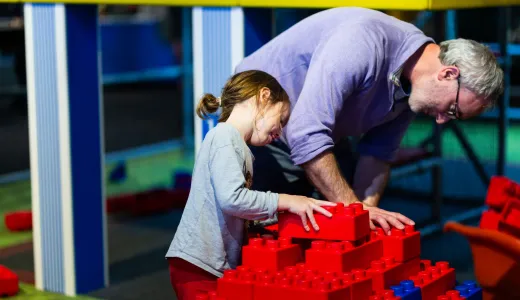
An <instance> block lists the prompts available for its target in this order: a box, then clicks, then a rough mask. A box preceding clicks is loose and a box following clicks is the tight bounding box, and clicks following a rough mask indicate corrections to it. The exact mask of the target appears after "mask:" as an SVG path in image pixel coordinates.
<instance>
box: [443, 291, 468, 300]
mask: <svg viewBox="0 0 520 300" xmlns="http://www.w3.org/2000/svg"><path fill="white" fill-rule="evenodd" d="M437 300H466V298H465V297H462V296H461V295H460V292H459V291H456V290H451V291H447V292H446V294H444V295H441V296H437Z"/></svg>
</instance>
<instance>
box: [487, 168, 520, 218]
mask: <svg viewBox="0 0 520 300" xmlns="http://www.w3.org/2000/svg"><path fill="white" fill-rule="evenodd" d="M519 198H520V185H519V184H518V183H516V182H514V181H512V180H511V179H509V178H507V177H505V176H492V177H491V181H490V183H489V187H488V191H487V195H486V204H487V205H489V206H490V207H492V208H495V209H497V210H499V211H501V210H502V208H503V207H504V206H505V205H506V203H507V202H508V201H510V200H511V199H519Z"/></svg>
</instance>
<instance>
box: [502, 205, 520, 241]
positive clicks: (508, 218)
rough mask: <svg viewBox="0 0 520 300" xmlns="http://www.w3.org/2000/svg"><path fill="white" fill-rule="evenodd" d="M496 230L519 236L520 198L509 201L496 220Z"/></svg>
mask: <svg viewBox="0 0 520 300" xmlns="http://www.w3.org/2000/svg"><path fill="white" fill-rule="evenodd" d="M498 230H499V231H502V232H505V233H508V234H510V235H513V236H517V237H520V200H516V199H513V200H511V201H509V202H508V203H507V204H506V206H505V207H504V210H503V211H502V214H501V216H500V221H499V222H498Z"/></svg>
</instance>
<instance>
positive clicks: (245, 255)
mask: <svg viewBox="0 0 520 300" xmlns="http://www.w3.org/2000/svg"><path fill="white" fill-rule="evenodd" d="M302 259H303V258H302V251H301V247H300V246H299V245H296V244H293V243H292V239H291V238H290V237H280V238H279V239H278V240H275V239H271V238H252V239H249V244H248V245H246V246H244V247H242V265H243V266H246V267H250V268H265V269H267V270H271V271H278V270H282V269H283V268H285V267H287V266H294V265H296V264H297V263H299V262H301V261H302Z"/></svg>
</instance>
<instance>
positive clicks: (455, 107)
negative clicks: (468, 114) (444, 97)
mask: <svg viewBox="0 0 520 300" xmlns="http://www.w3.org/2000/svg"><path fill="white" fill-rule="evenodd" d="M457 84H458V87H457V96H456V97H455V103H453V104H452V105H451V106H450V109H448V111H447V112H446V116H448V117H449V118H450V119H452V120H459V119H460V114H459V92H460V76H459V77H457Z"/></svg>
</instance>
